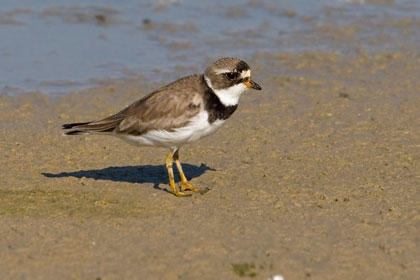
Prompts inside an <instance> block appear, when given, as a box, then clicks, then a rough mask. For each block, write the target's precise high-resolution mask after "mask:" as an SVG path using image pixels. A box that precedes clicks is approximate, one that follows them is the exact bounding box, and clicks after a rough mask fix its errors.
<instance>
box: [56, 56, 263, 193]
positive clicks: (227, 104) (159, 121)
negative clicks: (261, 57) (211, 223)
mask: <svg viewBox="0 0 420 280" xmlns="http://www.w3.org/2000/svg"><path fill="white" fill-rule="evenodd" d="M248 88H252V89H256V90H261V87H260V86H259V85H258V84H257V83H256V82H254V81H253V80H251V69H250V68H249V66H248V64H247V63H246V62H245V61H243V60H240V59H237V58H230V57H229V58H222V59H219V60H218V61H216V62H214V63H213V64H212V65H211V66H210V67H209V68H207V69H206V71H205V73H204V74H202V75H191V76H187V77H184V78H181V79H179V80H177V81H175V82H173V83H171V84H169V85H166V86H164V87H162V88H160V89H157V90H155V91H153V92H152V93H150V94H149V95H147V96H145V97H143V98H142V99H140V100H138V101H136V102H134V103H133V104H131V105H130V106H128V107H127V108H125V109H123V110H122V111H120V112H119V113H117V114H115V115H112V116H109V117H107V118H104V119H101V120H98V121H91V122H84V123H70V124H64V125H63V129H66V130H67V129H70V131H67V132H65V134H66V135H79V134H90V133H92V134H104V135H113V136H117V137H119V138H121V139H123V140H125V141H127V142H129V143H131V144H134V145H137V146H153V147H165V148H169V149H170V153H169V155H168V156H167V158H166V168H167V170H168V175H169V184H170V188H171V191H172V193H174V194H175V195H176V196H185V195H186V194H185V193H184V191H186V190H190V191H193V192H200V189H199V188H195V187H193V186H192V185H191V184H190V183H189V182H188V180H187V178H186V177H185V174H184V172H183V171H182V167H181V162H180V161H179V155H178V151H179V148H180V147H181V146H182V145H184V144H186V143H189V142H192V141H195V140H198V139H200V138H202V137H204V136H207V135H209V134H210V133H212V132H214V131H215V130H216V129H218V128H219V127H220V126H222V125H223V123H224V122H225V121H226V120H227V119H228V118H229V117H230V116H231V115H232V114H233V112H235V110H236V108H237V107H238V102H239V97H240V96H241V94H242V93H243V92H244V91H245V90H246V89H248ZM174 161H175V163H176V166H177V167H178V171H179V174H180V178H181V190H179V189H178V188H177V187H176V185H175V181H174V173H173V169H172V166H173V162H174Z"/></svg>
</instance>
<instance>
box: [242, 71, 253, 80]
mask: <svg viewBox="0 0 420 280" xmlns="http://www.w3.org/2000/svg"><path fill="white" fill-rule="evenodd" d="M241 77H242V79H245V78H249V77H251V70H246V71H242V73H241Z"/></svg>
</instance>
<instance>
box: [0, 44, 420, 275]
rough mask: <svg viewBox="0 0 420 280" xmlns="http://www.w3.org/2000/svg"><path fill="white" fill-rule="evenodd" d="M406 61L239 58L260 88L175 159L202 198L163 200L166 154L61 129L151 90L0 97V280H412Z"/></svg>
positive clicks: (414, 98)
mask: <svg viewBox="0 0 420 280" xmlns="http://www.w3.org/2000/svg"><path fill="white" fill-rule="evenodd" d="M419 59H420V54H419V52H418V49H416V48H405V49H404V50H402V51H390V52H375V53H368V52H365V51H362V50H361V51H360V52H355V53H351V54H338V53H332V52H287V53H274V54H264V53H260V54H257V55H256V56H255V57H254V58H253V59H247V61H249V64H250V65H251V67H252V69H253V77H254V79H255V80H256V81H257V82H259V83H260V84H261V86H262V87H263V91H262V92H255V91H248V92H246V93H245V94H244V95H243V96H242V98H241V102H240V106H239V108H238V110H237V112H235V114H234V115H233V116H232V117H231V119H229V120H228V121H227V122H226V124H225V126H224V127H222V128H221V129H220V130H219V131H217V132H216V133H215V134H213V135H211V136H209V137H207V138H205V139H202V140H201V141H199V142H196V143H193V144H191V145H187V146H185V147H182V148H181V150H180V157H181V161H182V162H183V163H184V166H185V168H184V171H185V173H186V174H187V176H188V177H189V178H190V179H191V182H192V183H193V184H194V185H195V186H198V187H202V188H205V187H207V188H210V191H209V192H207V193H206V194H204V195H200V194H194V195H193V196H191V197H186V198H179V197H175V196H174V195H172V194H171V193H169V192H168V185H167V184H168V179H167V174H166V170H165V167H164V160H165V156H166V154H167V152H168V151H166V150H165V149H158V148H138V147H134V146H130V145H128V144H126V143H124V142H122V141H120V140H119V139H117V138H112V137H105V136H102V137H101V136H95V135H90V136H81V137H80V136H73V137H72V136H67V137H64V136H62V132H61V130H60V126H61V124H62V123H66V122H77V121H87V120H94V119H98V118H101V117H105V116H107V115H109V114H112V113H115V112H117V111H118V110H120V109H121V108H123V107H124V106H126V105H129V104H130V103H131V102H134V101H135V100H137V99H139V98H140V97H142V96H144V95H145V94H147V93H148V92H150V91H151V90H152V89H153V88H156V87H157V86H160V85H155V84H150V83H148V82H146V81H143V80H132V81H125V82H118V81H113V82H110V83H108V84H107V85H104V86H103V87H99V88H92V89H89V90H86V91H83V92H75V93H72V94H69V95H66V96H62V97H48V96H46V95H44V94H42V93H36V92H34V93H27V94H22V95H18V96H15V97H11V96H5V95H3V96H0V127H1V129H0V134H1V137H0V147H1V148H0V149H1V156H0V173H1V177H0V248H1V250H0V259H1V262H0V275H1V278H2V279H58V278H62V279H235V278H239V277H251V278H256V279H266V278H268V277H269V276H272V275H277V274H281V275H283V276H284V277H285V278H286V279H415V278H416V277H418V276H419V275H420V235H419V230H420V208H419V201H420V169H419V166H420V165H419V164H420V129H419V128H420V110H419V108H420V95H419V89H420V79H419V77H420V63H419ZM168 82H170V81H168ZM177 180H178V181H179V178H178V177H177Z"/></svg>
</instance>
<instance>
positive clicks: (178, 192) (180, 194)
mask: <svg viewBox="0 0 420 280" xmlns="http://www.w3.org/2000/svg"><path fill="white" fill-rule="evenodd" d="M172 193H173V194H174V195H176V196H178V197H188V196H191V194H188V193H184V192H180V191H178V190H176V189H175V190H173V191H172Z"/></svg>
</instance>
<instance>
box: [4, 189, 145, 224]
mask: <svg viewBox="0 0 420 280" xmlns="http://www.w3.org/2000/svg"><path fill="white" fill-rule="evenodd" d="M143 210H144V208H143V207H142V206H141V205H140V203H139V202H138V201H136V200H134V199H130V198H129V197H128V196H124V197H117V195H116V194H115V193H110V192H108V193H103V192H93V191H92V192H86V191H68V190H0V216H22V217H27V216H29V217H56V216H68V217H86V218H88V217H92V218H94V217H98V218H105V217H109V218H119V217H138V216H139V215H141V213H142V212H143Z"/></svg>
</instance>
